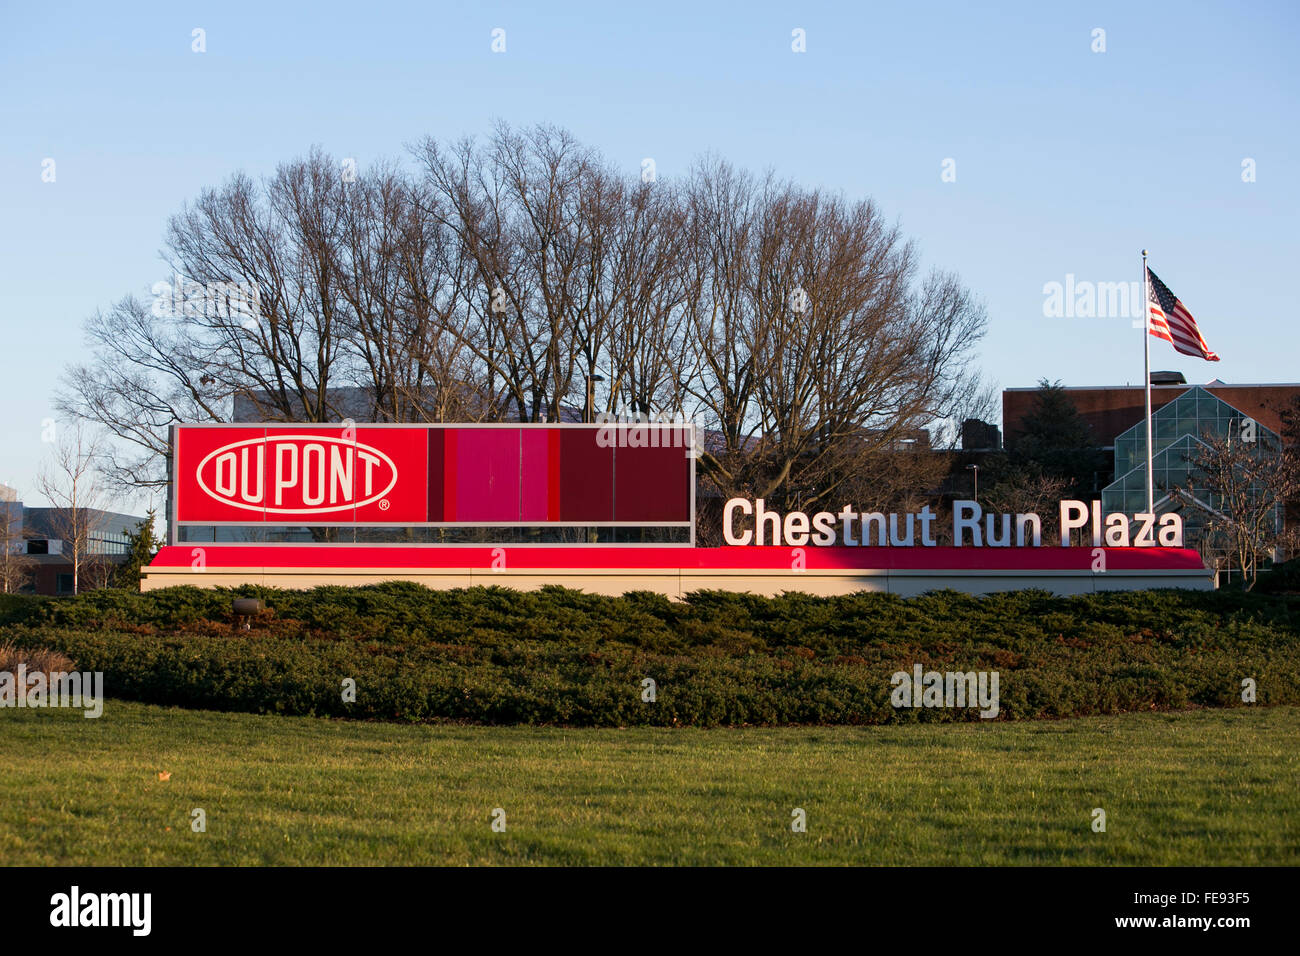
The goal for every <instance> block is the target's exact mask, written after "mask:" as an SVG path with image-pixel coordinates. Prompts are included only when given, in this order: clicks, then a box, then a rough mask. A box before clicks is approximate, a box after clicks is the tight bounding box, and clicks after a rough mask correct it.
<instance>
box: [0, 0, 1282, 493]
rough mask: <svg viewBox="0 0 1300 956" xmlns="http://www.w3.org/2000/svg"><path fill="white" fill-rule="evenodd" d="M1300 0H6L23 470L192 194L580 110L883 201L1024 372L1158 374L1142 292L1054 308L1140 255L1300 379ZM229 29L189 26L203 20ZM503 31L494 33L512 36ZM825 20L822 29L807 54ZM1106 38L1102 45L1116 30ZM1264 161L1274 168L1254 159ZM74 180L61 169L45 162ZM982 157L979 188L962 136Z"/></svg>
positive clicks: (1001, 366)
mask: <svg viewBox="0 0 1300 956" xmlns="http://www.w3.org/2000/svg"><path fill="white" fill-rule="evenodd" d="M1298 11H1300V5H1297V4H1295V3H1293V2H1277V3H1256V4H1251V5H1249V6H1243V5H1239V4H1227V3H1224V4H1206V3H1189V2H1185V0H1179V2H1158V3H1147V4H1141V5H1138V4H1133V3H1131V2H1126V3H1078V4H1056V3H1051V4H1045V3H1041V2H1026V3H1014V4H1012V3H1003V4H991V5H990V4H974V3H970V2H939V3H935V2H931V3H925V4H909V3H896V4H876V3H872V4H863V3H842V4H829V3H803V2H800V3H794V2H787V3H736V4H728V5H722V4H708V3H698V2H694V3H675V2H666V0H665V2H654V3H642V4H628V5H614V4H609V3H589V4H578V3H562V2H560V3H552V4H540V3H527V4H525V3H518V4H516V3H488V4H481V5H480V4H463V3H459V4H445V3H428V2H415V3H395V2H383V0H367V2H346V3H338V2H330V0H323V2H312V3H301V4H286V3H267V2H261V3H243V2H236V0H223V2H221V3H177V2H169V3H130V4H107V3H98V2H96V3H80V4H77V3H73V4H57V5H55V4H40V3H9V4H6V9H5V10H4V12H3V16H2V18H0V23H2V26H0V64H2V69H0V84H3V86H2V90H0V92H2V93H3V95H2V96H0V131H2V134H0V142H2V143H3V145H2V146H0V226H2V228H0V321H2V322H3V331H4V336H3V340H2V341H3V343H4V347H3V349H0V383H2V384H0V389H3V391H2V392H0V395H2V397H3V403H4V409H5V414H4V415H3V416H2V417H0V440H2V441H3V445H2V447H3V449H4V453H3V460H0V481H3V482H6V483H9V484H12V485H15V486H17V487H18V488H19V490H20V491H22V492H24V493H25V497H26V499H27V501H28V503H29V504H33V505H35V504H40V503H41V502H40V501H39V499H38V497H37V496H36V494H35V492H34V490H33V476H34V474H35V471H36V469H37V466H38V463H39V461H40V460H41V459H42V458H43V457H44V456H46V455H47V454H48V451H49V446H48V445H43V444H42V443H41V440H40V439H41V422H42V420H43V419H45V418H46V417H49V416H52V415H53V411H52V409H51V396H52V393H53V391H54V388H55V386H56V384H57V380H58V378H59V376H60V374H61V372H62V369H63V366H64V365H65V363H67V362H68V361H71V360H76V359H78V358H81V357H83V356H84V354H85V353H84V347H83V345H82V339H81V325H82V322H83V321H84V319H85V317H86V316H87V315H89V314H90V313H91V312H93V311H94V310H95V309H96V308H101V307H107V306H108V305H109V304H110V303H111V302H113V301H114V300H116V299H117V298H119V297H120V296H122V295H124V294H126V293H129V292H134V293H137V294H140V295H144V294H146V293H147V291H148V289H149V287H150V286H151V285H152V284H153V283H154V282H157V281H159V280H161V279H164V278H166V275H165V271H164V269H163V266H162V264H161V262H160V261H159V259H158V249H159V247H160V245H161V239H162V233H163V227H164V223H165V221H166V218H167V216H168V215H170V214H171V213H174V212H176V211H177V210H178V209H179V208H180V207H181V204H182V203H183V202H185V201H186V200H188V199H192V198H193V197H195V196H196V195H197V194H198V192H199V191H200V190H201V189H202V188H203V187H205V186H209V185H216V184H218V183H220V182H222V181H223V180H224V179H226V178H227V177H228V176H229V175H230V174H231V173H233V172H234V171H236V170H240V169H242V170H245V171H248V172H250V173H252V174H255V175H260V174H263V173H268V172H270V171H272V170H273V169H274V167H275V165H276V164H277V163H278V162H281V161H284V160H287V159H290V158H293V157H295V156H298V155H300V154H302V153H304V152H306V151H307V150H308V149H309V148H310V147H311V146H312V145H313V144H319V145H321V146H322V147H324V148H325V149H326V150H328V151H330V152H332V153H334V154H335V155H337V156H340V157H345V156H351V157H355V158H356V159H357V160H358V162H359V163H360V164H361V165H362V166H363V167H364V166H365V165H366V164H367V163H368V162H369V161H371V160H374V159H377V158H382V157H397V156H402V155H403V146H404V144H406V143H409V142H412V141H414V140H416V139H418V138H420V137H423V136H425V135H429V134H432V135H434V136H437V137H440V138H442V137H458V136H460V135H462V134H467V133H483V132H486V131H487V130H488V129H489V127H490V126H491V124H492V122H493V120H494V119H496V118H501V119H505V120H508V121H510V122H511V123H515V124H530V123H533V122H537V121H548V122H553V123H556V124H558V125H562V126H565V127H568V128H569V129H570V130H572V131H573V132H574V133H575V134H576V135H577V136H578V137H579V138H580V139H582V140H583V141H585V142H587V143H589V144H591V145H593V146H595V147H597V148H599V149H600V150H601V151H602V152H603V153H604V154H605V155H606V156H607V157H608V158H609V159H610V160H612V161H613V162H615V163H617V164H619V165H620V166H622V167H624V168H626V169H627V170H628V171H629V172H632V171H636V170H637V169H639V166H640V163H641V160H642V158H643V157H653V158H654V159H655V161H656V163H657V166H658V172H659V175H660V176H661V177H663V176H672V175H674V174H675V173H678V172H681V171H683V170H685V168H686V167H687V166H688V165H689V164H690V162H691V161H692V159H694V158H695V157H697V156H698V155H700V154H701V153H704V152H706V151H712V152H716V153H718V154H719V155H721V156H723V157H725V158H727V159H729V160H731V161H732V162H734V163H736V164H738V165H741V166H747V167H750V168H754V169H764V168H768V167H771V168H772V169H774V170H776V171H777V172H778V173H779V174H781V175H783V176H788V177H790V178H792V179H795V180H797V181H799V182H801V183H803V184H806V185H810V186H811V185H816V186H822V187H827V188H831V189H836V190H842V191H843V192H844V193H845V194H847V195H848V196H849V197H861V196H872V197H874V198H875V199H876V200H877V202H878V203H879V204H880V205H881V207H882V208H883V210H884V211H885V213H886V214H887V215H888V216H889V217H890V218H893V219H896V220H897V221H898V222H899V224H900V225H901V226H902V228H903V230H904V231H905V232H906V233H907V234H908V235H909V236H911V237H913V238H915V239H916V240H917V241H918V242H919V244H920V248H921V251H922V253H923V256H924V261H925V264H926V265H927V266H929V265H936V266H940V267H943V268H945V269H954V270H956V271H958V272H959V273H960V274H961V276H962V278H963V280H964V281H965V282H966V284H967V285H969V286H970V287H972V288H973V289H974V290H975V291H976V292H977V293H978V294H979V295H981V296H982V297H983V299H984V300H985V302H986V303H987V305H988V309H989V315H990V331H989V335H988V338H987V341H986V343H985V345H984V348H983V356H982V364H983V367H984V368H985V370H986V372H987V374H988V376H989V377H990V379H991V380H992V381H994V382H996V383H997V384H998V385H999V386H1016V385H1031V384H1033V383H1034V381H1035V380H1036V379H1038V378H1040V377H1043V376H1046V377H1048V378H1051V379H1061V380H1063V381H1064V382H1065V383H1066V384H1074V385H1079V384H1098V383H1122V382H1139V381H1140V380H1141V375H1142V357H1141V356H1142V340H1141V334H1140V332H1139V331H1135V330H1133V329H1132V328H1131V323H1130V321H1129V320H1127V319H1123V318H1106V319H1101V318H1092V319H1083V318H1060V319H1047V318H1044V316H1043V301H1044V295H1043V286H1044V284H1045V283H1048V282H1052V281H1058V282H1064V281H1065V276H1066V274H1067V273H1073V274H1074V275H1075V276H1076V278H1077V279H1078V280H1086V281H1092V282H1103V281H1127V280H1131V279H1138V278H1140V259H1139V255H1138V253H1139V250H1140V249H1141V248H1142V247H1143V246H1147V247H1149V248H1150V249H1151V252H1152V260H1151V265H1152V268H1153V269H1154V270H1155V271H1156V272H1157V273H1159V274H1160V276H1161V278H1162V279H1164V280H1165V282H1166V283H1168V284H1169V286H1170V287H1171V288H1172V289H1173V290H1174V292H1175V293H1176V294H1177V295H1178V296H1179V297H1180V298H1181V299H1182V300H1183V302H1184V303H1186V304H1187V306H1188V307H1189V308H1190V309H1191V311H1192V312H1193V314H1194V315H1195V316H1196V317H1197V318H1198V320H1199V321H1200V323H1201V327H1202V331H1203V333H1204V334H1205V336H1206V338H1207V340H1208V341H1209V344H1210V346H1211V347H1212V348H1213V349H1215V350H1216V351H1217V352H1219V353H1220V355H1222V356H1223V361H1222V362H1220V363H1218V364H1214V365H1211V364H1207V363H1204V362H1201V361H1199V360H1193V359H1187V358H1184V357H1182V356H1178V355H1177V354H1176V353H1174V352H1173V351H1172V350H1171V349H1170V348H1169V347H1168V346H1166V345H1164V344H1162V343H1158V342H1153V349H1154V356H1155V357H1154V359H1153V364H1154V366H1155V367H1156V368H1171V369H1179V370H1181V371H1183V372H1184V373H1185V374H1186V375H1187V378H1188V380H1189V381H1192V382H1197V381H1201V382H1204V381H1209V380H1210V379H1212V378H1215V377H1218V378H1222V379H1224V380H1225V381H1230V382H1282V381H1290V382H1294V381H1297V380H1300V368H1298V367H1297V366H1298V364H1300V357H1298V356H1300V348H1297V346H1298V345H1300V331H1297V319H1298V318H1300V316H1298V310H1297V308H1296V305H1295V296H1296V289H1295V281H1294V279H1293V276H1294V275H1295V272H1296V263H1297V260H1298V259H1300V238H1298V236H1297V230H1298V228H1300V216H1298V215H1297V213H1300V122H1298V119H1300V110H1297V93H1298V92H1300V82H1298V73H1300V69H1298V68H1297V65H1296V63H1297V58H1296V54H1295V50H1296V48H1297V45H1298V44H1300V12H1298ZM195 27H201V28H203V29H204V30H205V31H206V44H207V52H205V53H202V54H198V53H193V52H191V42H192V41H191V31H192V30H193V29H194V28H195ZM496 27H501V28H504V29H505V30H506V52H505V53H504V54H493V53H492V52H491V49H490V44H491V31H492V30H493V28H496ZM796 27H797V28H802V29H803V30H805V31H806V36H807V52H806V53H803V54H795V53H793V52H792V51H791V31H792V30H793V29H795V28H796ZM1095 28H1102V29H1104V30H1105V31H1106V34H1105V42H1106V51H1105V52H1104V53H1094V52H1093V51H1092V45H1093V42H1094V41H1093V37H1092V31H1093V30H1094V29H1095ZM1247 157H1249V158H1252V159H1254V160H1255V161H1256V164H1257V165H1256V169H1257V172H1256V177H1257V181H1256V182H1254V183H1243V182H1242V176H1241V172H1242V170H1241V163H1242V160H1243V159H1244V158H1247ZM46 158H52V159H54V160H55V163H56V167H55V169H56V177H57V178H56V181H55V182H54V183H45V182H42V181H41V172H42V160H44V159H46ZM947 158H952V159H953V160H955V162H956V173H957V179H956V182H950V183H945V182H942V181H941V176H940V173H941V164H942V162H943V161H944V160H945V159H947Z"/></svg>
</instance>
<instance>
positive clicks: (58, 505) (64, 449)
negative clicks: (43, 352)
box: [36, 422, 103, 594]
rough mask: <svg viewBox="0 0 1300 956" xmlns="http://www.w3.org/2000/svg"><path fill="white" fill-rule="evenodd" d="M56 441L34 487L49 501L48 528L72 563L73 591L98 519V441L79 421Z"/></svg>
mask: <svg viewBox="0 0 1300 956" xmlns="http://www.w3.org/2000/svg"><path fill="white" fill-rule="evenodd" d="M61 431H62V437H61V438H60V439H59V440H58V441H57V442H56V443H55V446H54V449H53V451H52V453H51V454H52V459H53V460H52V461H50V462H47V463H45V464H44V465H43V466H42V467H41V470H40V471H39V473H38V474H37V478H36V487H37V489H38V490H39V491H40V493H41V494H42V495H44V496H45V497H46V498H47V499H48V500H49V502H50V506H51V511H50V531H51V532H52V536H53V537H54V538H56V539H60V540H62V541H63V543H64V545H65V546H66V547H67V549H68V550H67V551H66V552H65V554H67V556H68V558H69V560H70V561H71V563H72V593H73V594H76V593H78V591H79V590H80V586H81V572H82V568H83V565H85V564H86V563H87V561H88V556H89V555H90V545H91V539H92V537H93V536H94V534H95V532H96V531H97V530H98V529H99V525H100V522H101V518H100V514H99V512H100V506H101V505H102V503H103V495H102V493H101V490H100V486H99V484H98V481H97V480H96V479H97V468H98V462H97V458H98V455H99V442H98V441H97V440H96V439H95V438H93V437H91V436H90V435H89V433H88V432H87V431H86V429H85V428H84V426H83V425H82V424H81V423H80V422H78V423H76V424H74V425H72V426H65V427H64V428H63V429H61Z"/></svg>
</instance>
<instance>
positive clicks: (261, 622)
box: [0, 583, 1300, 726]
mask: <svg viewBox="0 0 1300 956" xmlns="http://www.w3.org/2000/svg"><path fill="white" fill-rule="evenodd" d="M236 595H239V596H255V597H260V598H262V599H263V600H264V601H265V603H266V604H267V606H268V608H269V610H268V611H267V612H264V613H263V614H262V615H259V616H258V617H257V618H256V619H255V620H254V621H253V622H252V627H253V629H252V630H250V631H241V630H237V629H236V626H235V621H234V618H233V615H232V612H231V600H232V598H233V597H234V596H236ZM4 639H9V640H13V641H14V642H15V643H17V644H19V645H20V646H29V647H36V646H44V647H49V648H52V649H55V650H58V651H61V652H63V653H65V654H67V655H68V656H69V657H71V658H72V659H73V660H74V661H76V662H77V665H78V666H79V667H80V668H81V669H83V670H99V671H103V672H104V674H105V681H106V686H107V688H108V692H109V693H110V695H112V696H115V697H121V698H128V699H134V700H141V701H148V702H152V703H159V704H177V705H181V706H187V707H204V708H212V709H218V710H240V711H254V712H274V713H285V714H315V715H321V716H334V717H353V718H366V719H384V720H410V721H424V720H455V721H470V722H478V723H527V724H565V725H587V726H591V725H604V726H629V725H636V724H657V725H667V726H682V725H688V724H689V725H699V726H717V725H741V724H754V725H774V724H831V723H834V724H870V723H884V722H897V721H911V720H926V721H931V720H972V719H973V720H978V719H979V717H978V714H977V712H976V710H975V709H967V710H961V709H945V708H935V709H928V708H918V709H905V710H895V709H894V708H893V707H892V706H891V705H890V700H889V696H890V691H891V689H892V687H891V684H890V676H891V675H892V674H893V673H894V672H896V671H907V672H910V671H911V670H912V667H913V665H914V664H916V663H920V664H921V665H922V666H923V667H924V668H925V669H926V670H939V671H972V670H974V671H982V670H996V671H998V672H999V675H1000V681H999V691H1000V701H999V704H1000V711H1001V712H1000V715H999V719H1023V718H1036V717H1066V716H1079V715H1085V714H1098V713H1118V712H1123V711H1133V710H1151V709H1174V708H1184V707H1188V706H1197V705H1200V706H1234V705H1235V706H1240V705H1241V681H1242V679H1243V678H1247V677H1249V678H1253V679H1254V680H1255V681H1256V683H1257V686H1258V691H1257V693H1258V700H1259V703H1261V704H1279V703H1290V704H1295V703H1300V598H1297V597H1295V596H1290V595H1276V596H1266V595H1254V594H1242V593H1240V592H1238V591H1228V590H1225V591H1220V592H1188V591H1143V592H1115V593H1110V594H1097V595H1089V596H1084V597H1073V598H1058V597H1054V596H1052V595H1050V594H1048V593H1046V592H1042V591H1018V592H1008V593H1005V594H997V595H993V596H990V597H984V598H979V597H971V596H967V595H963V594H958V593H956V592H951V591H947V592H936V593H933V594H929V595H925V596H923V597H919V598H913V599H910V600H904V599H901V598H898V597H894V596H891V595H884V594H869V593H859V594H854V595H849V596H845V597H834V598H817V597H811V596H808V595H803V594H786V595H784V596H782V597H778V598H770V599H769V598H760V597H754V596H751V595H744V594H735V593H731V592H701V593H698V594H695V595H692V597H691V598H690V600H688V601H685V602H671V601H669V600H667V599H666V598H663V597H662V596H659V595H655V594H649V593H633V594H628V595H625V596H624V597H621V598H606V597H599V596H595V595H590V594H584V593H582V592H577V591H570V590H566V589H563V588H559V587H549V588H544V589H542V590H540V591H536V592H531V593H520V592H516V591H512V590H508V589H504V588H472V589H467V590H459V591H432V590H429V589H426V588H424V587H421V586H419V585H415V584H405V583H390V584H381V585H372V586H369V587H360V588H342V587H322V588H316V589H314V590H311V591H282V590H274V589H262V588H257V587H252V586H245V587H241V588H238V589H213V590H199V589H197V588H187V587H183V588H169V589H166V590H161V591H152V592H148V593H144V594H141V593H135V592H128V591H95V592H90V593H88V594H85V595H82V596H80V597H78V598H76V599H74V600H66V599H65V600H55V599H39V598H19V599H13V598H10V599H6V600H4V601H0V640H4ZM345 678H352V679H353V680H355V681H356V701H355V702H351V703H346V702H344V701H343V699H342V693H341V685H342V682H343V680H344V679H345ZM645 678H650V679H652V680H654V681H655V683H656V685H657V699H656V700H655V702H654V703H644V702H643V701H642V681H643V680H644V679H645Z"/></svg>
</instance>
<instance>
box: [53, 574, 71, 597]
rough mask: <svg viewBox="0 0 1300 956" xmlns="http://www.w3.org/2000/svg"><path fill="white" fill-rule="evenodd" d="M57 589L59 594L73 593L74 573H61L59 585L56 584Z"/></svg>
mask: <svg viewBox="0 0 1300 956" xmlns="http://www.w3.org/2000/svg"><path fill="white" fill-rule="evenodd" d="M55 589H56V590H57V591H58V593H59V594H71V593H72V575H71V574H60V575H59V580H58V582H57V585H56V588H55Z"/></svg>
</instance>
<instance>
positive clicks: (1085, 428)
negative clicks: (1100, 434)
mask: <svg viewBox="0 0 1300 956" xmlns="http://www.w3.org/2000/svg"><path fill="white" fill-rule="evenodd" d="M1021 428H1022V431H1021V434H1020V437H1019V438H1017V439H1016V443H1015V448H1014V449H1013V451H1012V454H1011V460H1012V463H1013V464H1014V465H1015V466H1017V467H1018V468H1020V469H1022V470H1024V471H1025V472H1028V473H1029V474H1034V475H1039V476H1042V477H1046V478H1056V479H1060V480H1063V481H1065V482H1067V485H1068V491H1069V493H1070V494H1071V495H1072V496H1083V497H1087V496H1090V495H1093V494H1094V493H1095V492H1096V491H1097V488H1098V481H1097V478H1098V475H1099V473H1100V474H1106V473H1107V472H1109V463H1108V462H1107V461H1106V456H1105V454H1104V453H1103V452H1102V451H1101V449H1100V443H1099V442H1098V441H1097V439H1096V436H1094V435H1093V433H1092V428H1091V426H1089V424H1088V423H1087V421H1086V420H1084V417H1083V416H1082V415H1080V414H1079V410H1078V409H1077V408H1075V406H1074V403H1073V402H1072V401H1070V397H1069V395H1067V394H1066V391H1065V388H1064V387H1063V386H1062V385H1061V383H1060V382H1059V381H1057V382H1049V381H1048V380H1047V379H1042V380H1041V381H1039V383H1038V394H1037V396H1036V401H1035V405H1034V408H1033V410H1032V411H1031V412H1030V413H1029V414H1028V415H1026V416H1025V418H1024V419H1023V421H1022V422H1021Z"/></svg>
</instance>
